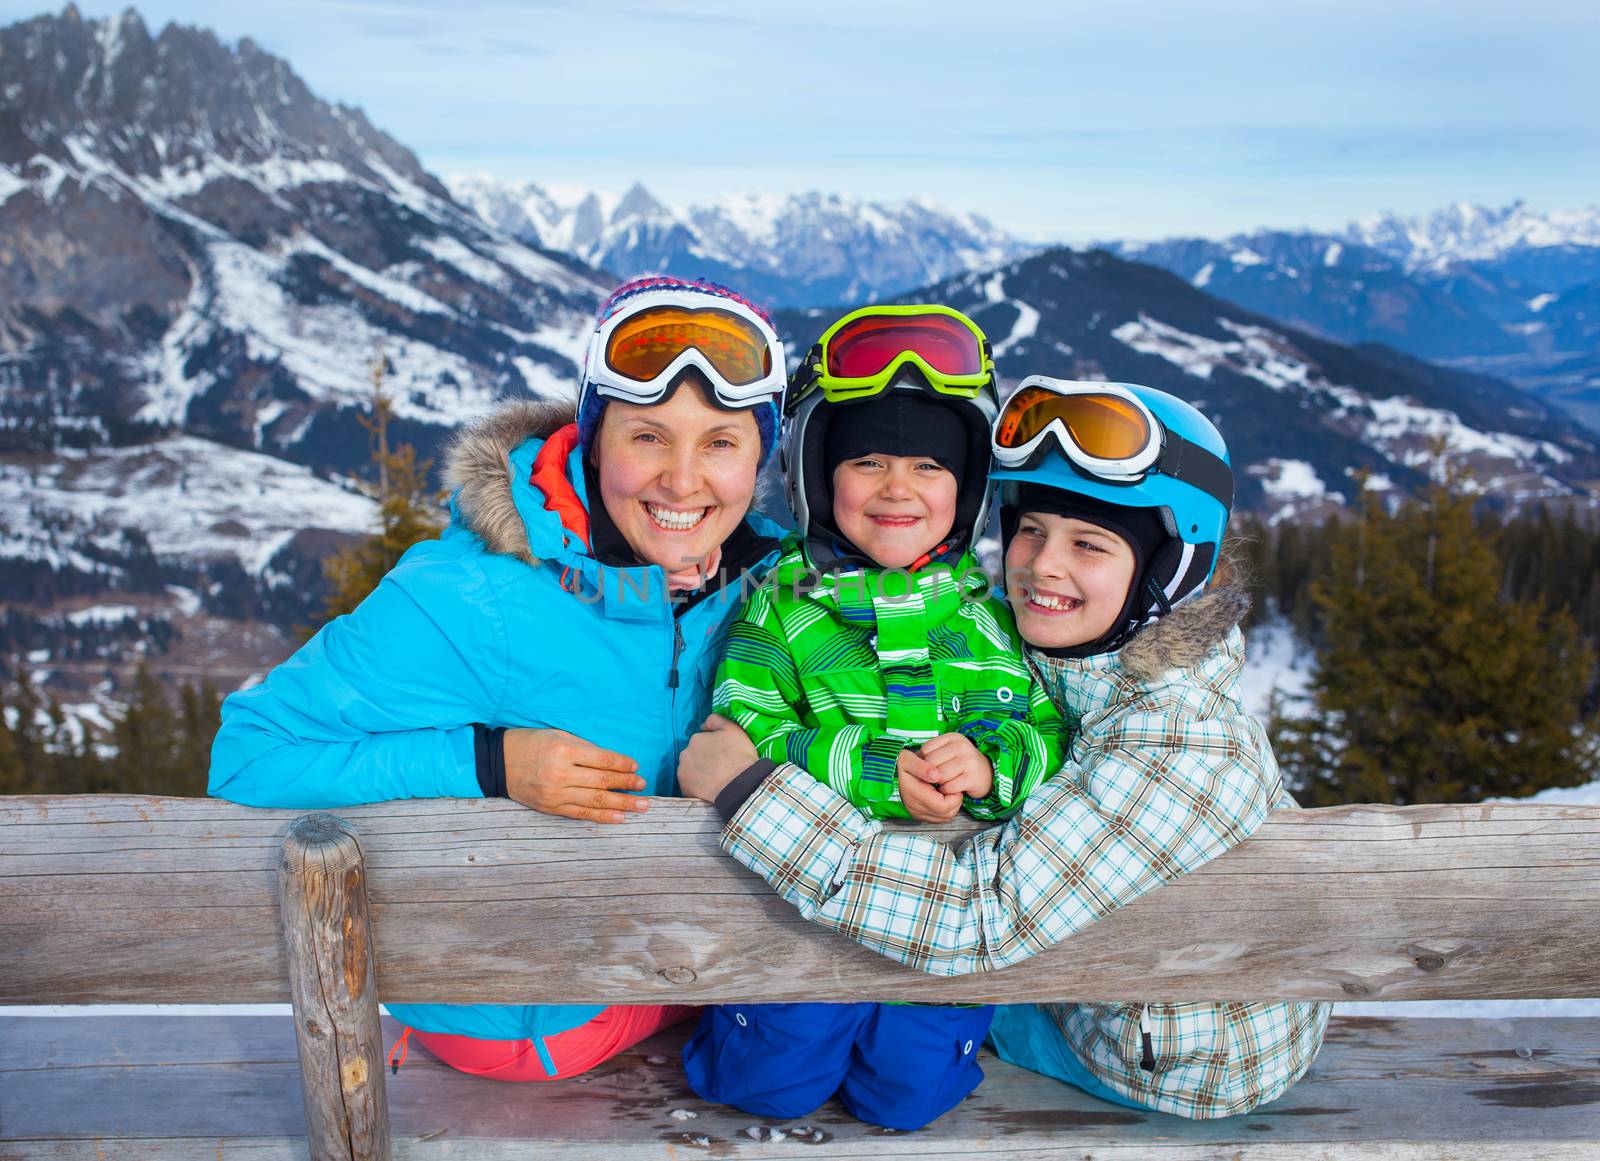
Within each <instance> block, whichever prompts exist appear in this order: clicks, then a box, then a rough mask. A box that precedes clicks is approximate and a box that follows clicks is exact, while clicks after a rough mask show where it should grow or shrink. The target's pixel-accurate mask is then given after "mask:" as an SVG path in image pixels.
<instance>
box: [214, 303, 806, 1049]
mask: <svg viewBox="0 0 1600 1161" xmlns="http://www.w3.org/2000/svg"><path fill="white" fill-rule="evenodd" d="M785 370H786V368H785V366H784V358H783V350H782V347H781V344H780V343H779V342H778V339H777V336H776V335H775V334H774V332H773V330H772V327H771V324H770V323H769V322H768V321H767V319H766V317H765V316H764V315H762V314H761V313H760V312H758V311H757V310H756V309H755V308H754V307H752V306H751V305H750V304H749V303H748V302H746V301H745V300H743V299H742V298H740V297H739V296H738V295H736V294H734V293H733V292H732V291H729V290H727V289H726V288H723V287H719V286H715V285H713V284H709V283H699V282H684V281H680V280H676V279H666V278H657V279H641V280H638V281H635V282H632V283H629V284H627V285H625V286H623V287H621V288H620V289H619V290H617V291H616V293H614V294H613V295H612V296H611V297H610V299H608V300H607V301H606V303H605V304H604V305H603V306H602V308H601V311H600V318H599V322H598V325H597V327H596V329H595V331H594V334H593V336H592V338H591V341H590V346H589V352H588V357H587V358H586V360H585V364H584V377H583V384H582V388H581V390H580V394H579V404H578V409H577V413H576V422H573V420H574V416H573V412H572V410H571V408H570V407H563V406H561V405H556V404H533V403H521V404H515V405H512V406H510V407H507V408H506V409H504V410H503V411H500V412H498V413H497V414H494V415H492V416H490V417H489V418H488V419H486V420H484V421H483V422H481V423H479V424H478V425H477V426H475V427H474V428H472V429H471V430H469V431H467V432H466V433H465V434H464V435H463V436H462V437H461V438H460V439H459V440H458V442H457V443H456V444H455V446H454V448H453V449H452V451H451V455H450V466H449V470H450V475H451V478H452V479H453V481H454V482H455V483H456V485H457V488H456V492H455V494H454V496H453V497H452V500H451V505H450V511H451V521H450V525H449V527H448V528H447V529H446V530H445V531H444V533H443V535H442V536H441V537H440V538H439V539H438V540H437V541H429V542H426V543H423V544H419V545H417V546H416V547H414V548H412V549H411V550H410V551H409V552H408V553H407V554H406V555H405V557H404V558H403V559H402V560H401V561H400V563H399V564H398V565H396V566H395V568H394V569H393V570H392V571H391V572H390V573H389V575H388V576H386V577H385V578H384V580H383V582H382V583H381V584H380V585H379V586H378V588H377V589H375V590H374V591H373V593H372V595H371V596H369V597H368V598H367V599H366V600H365V601H364V602H363V603H362V604H361V606H360V607H359V608H358V609H356V611H355V612H354V613H351V614H350V615H349V616H346V617H340V618H339V619H337V620H335V621H333V622H332V623H331V624H329V625H327V626H325V627H324V628H323V629H322V631H321V632H319V633H318V634H317V635H316V636H315V637H313V638H312V639H311V640H310V641H308V642H307V643H306V644H305V645H304V646H303V647H302V648H301V649H300V651H299V652H298V653H296V654H295V655H294V656H293V657H291V658H290V659H289V660H288V661H286V662H284V663H283V664H282V665H280V666H279V667H278V668H277V669H275V670H274V671H273V672H272V673H271V674H269V675H268V677H267V679H266V680H265V681H264V682H263V683H262V684H260V685H259V686H256V687H255V688H253V689H249V690H244V691H241V692H238V693H235V694H233V695H232V696H231V697H229V698H228V700H227V702H226V703H224V705H223V710H222V729H221V731H220V732H219V734H218V735H217V740H216V744H215V747H214V748H213V751H212V765H211V784H210V789H211V793H212V794H215V795H217V796H218V797H222V798H228V799H231V800H233V801H235V802H241V803H245V804H247V805H252V806H291V807H301V808H306V807H328V806H343V805H348V804H351V803H358V802H380V801H385V800H388V799H394V798H426V797H450V798H475V797H480V796H495V795H500V796H504V797H509V798H512V799H515V800H516V801H518V802H521V803H523V804H524V805H526V806H530V807H533V808H535V809H537V810H541V811H544V812H546V813H549V814H557V815H563V816H565V817H569V818H582V819H589V820H592V821H597V822H605V823H620V822H622V821H623V820H624V819H625V818H626V817H627V815H628V813H630V812H636V811H643V810H644V809H645V808H646V803H645V801H644V800H643V798H641V797H639V796H640V795H649V794H662V795H672V794H676V793H677V781H676V766H677V763H676V756H677V752H678V750H679V749H680V748H681V747H682V746H683V744H684V742H685V741H686V740H687V738H688V736H689V734H690V733H691V732H692V731H693V729H694V728H695V726H696V724H697V723H698V722H699V721H700V720H701V719H702V718H703V717H704V716H705V714H706V712H707V709H708V705H709V685H710V676H711V673H712V670H713V668H714V666H715V664H716V661H717V659H718V656H719V655H720V652H721V641H722V637H723V634H724V631H725V630H726V627H727V624H728V622H729V621H730V620H731V619H732V617H733V615H734V613H735V612H736V611H737V606H738V604H739V599H740V595H741V587H742V586H741V581H740V578H741V576H742V574H743V572H744V570H750V571H751V572H752V573H757V574H759V573H763V572H764V571H765V570H766V569H767V568H769V567H770V566H771V563H772V562H773V561H774V560H775V559H776V541H775V539H774V534H775V533H776V532H777V531H778V530H777V528H776V526H774V525H771V524H770V523H769V522H765V521H758V520H756V519H755V518H751V517H749V516H748V513H749V508H750V504H751V500H752V498H753V496H754V494H755V487H756V477H757V473H758V472H759V470H760V468H761V465H762V464H763V463H765V461H766V460H767V458H768V457H769V456H770V455H771V454H772V451H773V447H774V444H775V442H776V429H777V420H778V414H779V410H780V406H781V400H782V393H783V386H784V374H785ZM621 675H625V676H626V680H620V681H619V680H618V677H619V676H621ZM664 722H671V723H672V728H671V730H670V731H669V730H664V729H663V728H662V724H663V723H664ZM390 1011H391V1013H392V1014H393V1015H394V1016H395V1018H396V1019H399V1020H401V1021H402V1022H403V1023H405V1024H406V1025H407V1026H408V1028H407V1033H406V1036H407V1037H409V1036H410V1035H411V1033H412V1031H413V1030H414V1031H415V1033H416V1035H417V1038H418V1039H419V1040H420V1041H421V1042H422V1043H423V1044H424V1045H426V1046H427V1047H428V1048H429V1049H430V1050H431V1051H433V1052H434V1054H435V1055H437V1056H439V1057H440V1058H441V1059H443V1060H444V1061H445V1062H446V1063H448V1064H451V1065H453V1066H454V1067H457V1068H460V1069H462V1070H463V1071H467V1072H472V1073H475V1074H478V1075H483V1076H490V1077H494V1078H495V1079H500V1080H543V1079H551V1078H555V1077H565V1076H571V1075H574V1074H576V1073H578V1072H582V1071H584V1070H585V1069H587V1068H591V1067H593V1066H594V1065H595V1064H598V1063H599V1062H600V1061H602V1060H605V1059H608V1058H609V1057H610V1056H612V1055H615V1054H616V1053H617V1052H620V1051H622V1050H623V1049H624V1048H626V1047H628V1046H630V1045H631V1044H634V1043H636V1042H637V1041H638V1040H640V1039H642V1038H643V1037H644V1036H647V1035H649V1034H650V1033H652V1032H654V1031H656V1030H657V1029H659V1028H661V1027H664V1026H665V1025H666V1024H668V1023H671V1022H673V1021H674V1020H677V1019H681V1018H682V1017H683V1016H685V1015H687V1014H688V1013H689V1009H685V1008H660V1007H656V1008H650V1007H611V1008H601V1007H578V1006H549V1005H544V1006H518V1007H499V1006H490V1005H473V1006H444V1005H404V1006H394V1007H392V1008H391V1009H390ZM402 1045H403V1041H402ZM402 1052H403V1047H402ZM402 1058H403V1057H402Z"/></svg>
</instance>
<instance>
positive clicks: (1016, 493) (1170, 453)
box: [990, 376, 1233, 656]
mask: <svg viewBox="0 0 1600 1161" xmlns="http://www.w3.org/2000/svg"><path fill="white" fill-rule="evenodd" d="M1029 382H1039V383H1044V384H1050V385H1055V386H1060V387H1067V386H1069V385H1068V384H1066V383H1063V382H1060V381H1056V380H1047V379H1045V378H1044V377H1042V376H1040V377H1037V378H1035V379H1031V380H1029ZM1024 385H1026V383H1025V384H1024ZM1070 386H1072V387H1074V388H1078V387H1088V386H1090V385H1087V384H1083V385H1080V384H1071V385H1070ZM1110 386H1112V387H1113V388H1115V389H1118V390H1119V391H1120V392H1123V393H1130V394H1131V395H1133V396H1134V397H1135V398H1137V400H1138V401H1139V402H1140V403H1142V404H1143V406H1144V407H1145V408H1146V409H1147V410H1148V411H1149V413H1150V415H1151V416H1153V417H1154V418H1155V420H1156V422H1157V424H1159V426H1160V427H1161V429H1162V430H1161V432H1160V433H1159V434H1160V436H1161V439H1162V449H1161V454H1160V455H1159V456H1158V457H1157V458H1156V460H1155V462H1154V463H1153V464H1151V465H1150V467H1149V468H1148V469H1146V470H1145V471H1143V472H1142V473H1141V474H1140V478H1138V479H1133V480H1130V479H1127V478H1126V477H1124V478H1122V479H1108V478H1102V477H1099V476H1096V475H1094V474H1091V469H1088V468H1084V467H1080V466H1079V465H1078V464H1076V463H1074V461H1073V460H1072V459H1071V458H1069V456H1068V455H1067V454H1066V452H1065V451H1064V450H1063V447H1062V445H1061V444H1060V443H1059V442H1058V441H1056V440H1050V439H1047V440H1044V441H1042V442H1041V443H1040V445H1039V446H1038V447H1037V449H1036V450H1035V452H1034V454H1033V456H1032V457H1031V458H1030V459H1029V461H1028V462H1027V463H1026V464H1023V465H1021V466H1017V467H1006V466H1004V465H1003V464H1000V463H996V465H995V470H994V471H993V472H992V473H991V474H990V479H991V480H992V481H993V482H994V484H995V485H996V486H997V487H998V488H999V493H1000V495H999V500H1000V512H1001V527H1002V531H1003V535H1004V538H1005V540H1006V541H1007V542H1008V543H1007V545H1006V547H1007V548H1009V540H1010V537H1011V534H1012V532H1013V531H1014V530H1015V528H1016V523H1017V520H1018V518H1019V517H1020V515H1021V512H1020V511H1019V510H1018V507H1017V505H1018V502H1019V500H1021V498H1022V496H1023V494H1024V491H1025V490H1027V491H1032V490H1034V489H1039V488H1047V489H1052V490H1054V491H1057V492H1062V493H1067V494H1068V496H1077V497H1083V498H1085V499H1086V500H1087V501H1088V503H1087V504H1086V505H1084V507H1085V508H1086V509H1087V510H1091V511H1095V510H1098V511H1101V512H1104V511H1108V510H1110V511H1112V512H1113V513H1114V510H1115V509H1117V508H1122V509H1140V510H1143V511H1141V512H1138V513H1137V514H1136V515H1137V516H1139V517H1143V518H1144V519H1139V520H1136V521H1130V522H1128V523H1129V525H1130V526H1135V527H1141V528H1150V529H1153V530H1156V531H1154V533H1153V535H1152V536H1150V537H1148V538H1141V539H1148V540H1153V541H1154V543H1149V542H1147V543H1143V544H1141V545H1138V546H1136V550H1137V554H1138V556H1139V557H1140V569H1139V574H1138V575H1136V576H1135V577H1134V582H1133V589H1132V592H1131V593H1130V602H1129V606H1128V609H1127V616H1126V620H1125V621H1124V622H1123V623H1122V624H1121V625H1114V626H1113V627H1112V630H1111V632H1110V634H1108V635H1107V637H1106V638H1103V639H1102V640H1101V641H1099V642H1095V643H1093V644H1094V646H1095V647H1094V648H1093V649H1090V650H1089V651H1088V652H1081V651H1075V652H1077V653H1078V655H1082V656H1087V655H1089V653H1093V652H1110V651H1111V650H1112V649H1116V648H1120V647H1121V645H1122V644H1123V643H1125V642H1126V640H1127V639H1128V637H1130V636H1132V635H1133V633H1134V632H1135V631H1136V630H1137V629H1139V628H1140V627H1141V626H1143V625H1145V624H1147V623H1148V622H1149V621H1151V620H1154V619H1156V618H1158V617H1160V616H1162V615H1163V614H1165V613H1166V612H1168V611H1169V610H1170V609H1171V608H1172V606H1174V605H1176V604H1177V603H1178V602H1179V601H1182V600H1183V599H1184V598H1186V597H1188V596H1191V595H1192V594H1194V593H1196V592H1198V591H1199V590H1200V589H1202V588H1204V587H1205V585H1206V583H1207V582H1208V581H1209V580H1210V579H1211V576H1212V574H1213V573H1214V572H1215V571H1216V566H1217V560H1218V555H1219V551H1220V549H1221V547H1222V540H1223V536H1224V535H1225V534H1226V532H1227V529H1228V515H1229V512H1230V510H1231V508H1232V506H1233V479H1232V467H1231V464H1230V463H1229V460H1228V445H1227V443H1226V442H1225V441H1224V440H1223V438H1222V435H1221V433H1220V432H1218V431H1217V429H1216V427H1215V426H1214V425H1213V424H1212V423H1211V421H1210V420H1208V419H1207V418H1206V417H1205V416H1204V415H1202V414H1201V413H1200V412H1199V411H1197V410H1196V409H1195V408H1194V407H1192V406H1191V405H1190V404H1188V403H1186V402H1184V401H1183V400H1182V399H1179V398H1178V397H1177V396H1175V395H1170V394H1168V393H1167V392H1165V391H1158V390H1156V389H1155V388H1153V387H1144V386H1140V385H1138V384H1134V383H1121V384H1113V385H1110ZM1005 421H1006V413H1005V409H1004V408H1002V413H1001V417H1000V419H999V420H997V422H996V430H997V431H998V430H999V428H1000V425H1001V424H1003V423H1005ZM1173 437H1176V438H1173ZM1180 461H1181V462H1180ZM1164 468H1165V469H1166V470H1163V469H1164ZM1197 468H1198V469H1199V470H1198V471H1197V470H1196V469H1197ZM1196 481H1199V482H1196ZM1202 485H1205V486H1202ZM1063 499H1064V500H1065V499H1067V497H1063ZM1052 507H1054V505H1052ZM1149 517H1155V520H1154V521H1151V520H1150V519H1149ZM1086 518H1089V519H1091V520H1093V519H1094V517H1092V516H1090V517H1086ZM1119 531H1120V529H1119ZM1124 535H1125V536H1126V534H1125V533H1124Z"/></svg>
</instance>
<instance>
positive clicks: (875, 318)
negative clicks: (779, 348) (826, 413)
mask: <svg viewBox="0 0 1600 1161" xmlns="http://www.w3.org/2000/svg"><path fill="white" fill-rule="evenodd" d="M906 351H910V352H911V353H912V354H915V355H918V356H920V357H921V359H922V360H923V362H925V363H927V364H928V366H930V367H932V368H933V369H934V370H935V371H937V372H938V373H939V374H941V375H950V376H956V375H980V374H982V373H983V347H982V344H981V343H980V342H979V339H978V336H977V335H976V334H974V333H973V332H972V328H971V327H969V326H967V325H966V324H965V323H964V322H963V321H962V320H961V319H958V318H953V317H951V316H949V315H942V314H927V315H868V316H866V317H864V318H859V319H857V320H855V321H854V322H851V323H846V324H845V325H844V326H842V327H840V328H839V330H838V332H837V333H835V334H834V335H833V337H832V338H831V339H829V340H828V346H827V350H826V351H825V352H824V353H823V373H824V374H826V375H829V376H832V377H834V378H838V379H868V378H871V377H872V376H874V375H877V374H880V373H882V372H883V371H884V370H885V369H886V368H887V367H888V366H889V364H890V363H892V362H894V360H895V359H897V358H898V357H899V356H900V355H902V354H903V353H905V352H906Z"/></svg>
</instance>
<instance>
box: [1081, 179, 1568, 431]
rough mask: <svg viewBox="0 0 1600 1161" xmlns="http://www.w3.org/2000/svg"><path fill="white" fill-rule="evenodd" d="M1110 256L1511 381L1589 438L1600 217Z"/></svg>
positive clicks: (1481, 211)
mask: <svg viewBox="0 0 1600 1161" xmlns="http://www.w3.org/2000/svg"><path fill="white" fill-rule="evenodd" d="M1107 249H1109V250H1111V251H1112V252H1113V253H1116V254H1118V255H1120V256H1122V257H1125V258H1129V259H1132V260H1134V261H1138V262H1146V263H1149V264H1151V265H1154V266H1159V267H1161V268H1162V269H1165V270H1170V271H1172V272H1173V273H1174V274H1177V275H1179V276H1180V277H1182V278H1184V279H1185V280H1187V281H1189V282H1190V283H1191V284H1192V285H1194V286H1196V287H1198V288H1200V289H1203V290H1205V291H1207V292H1208V293H1210V294H1214V295H1216V296H1217V297H1219V298H1224V299H1227V300H1229V301H1230V302H1236V303H1238V304H1239V305H1241V306H1244V307H1246V308H1248V309H1250V310H1254V311H1258V312H1260V313H1262V314H1265V315H1268V316H1270V317H1272V318H1274V319H1277V320H1279V321H1281V322H1284V323H1287V324H1289V325H1291V326H1295V327H1299V328H1302V329H1305V330H1309V331H1311V332H1313V333H1315V334H1319V335H1322V336H1325V337H1327V338H1331V339H1336V340H1338V341H1340V342H1346V343H1363V342H1380V343H1386V344H1388V345H1390V346H1393V347H1396V348H1399V349H1400V350H1404V351H1408V352H1410V353H1412V354H1415V355H1420V356H1422V357H1423V358H1427V359H1432V360H1435V361H1439V362H1444V363H1447V364H1448V365H1451V366H1458V367H1462V368H1465V369H1468V370H1473V371H1477V372H1480V373H1483V374H1488V375H1494V376H1496V377H1498V378H1505V379H1510V380H1512V381H1514V382H1516V383H1517V384H1518V385H1519V386H1522V387H1524V388H1526V389H1528V390H1530V391H1533V392H1534V393H1536V394H1538V395H1540V396H1541V397H1542V398H1545V399H1547V400H1550V401H1551V402H1555V403H1558V404H1560V405H1561V406H1562V407H1563V408H1565V409H1566V410H1567V411H1569V412H1570V413H1571V414H1572V415H1573V416H1575V417H1576V418H1577V419H1578V420H1579V421H1580V422H1583V423H1585V424H1587V425H1588V426H1589V427H1590V428H1591V429H1592V430H1595V431H1600V310H1597V309H1596V308H1595V303H1596V302H1597V301H1600V209H1593V208H1591V209H1587V210H1557V211H1549V212H1543V211H1537V210H1534V209H1532V208H1530V207H1528V206H1526V205H1524V204H1523V203H1520V202H1517V203H1513V204H1512V205H1510V206H1506V207H1503V208H1500V209H1487V208H1484V207H1481V206H1471V205H1467V204H1461V205H1456V206H1451V207H1448V208H1446V209H1443V210H1440V211H1438V212H1436V213H1432V214H1425V215H1418V216H1415V217H1400V216H1397V215H1394V214H1380V215H1375V216H1372V217H1369V218H1364V219H1362V220H1361V221H1359V222H1356V223H1354V224H1352V225H1351V226H1350V227H1349V228H1348V229H1346V230H1345V231H1343V232H1334V233H1312V232H1306V231H1281V230H1261V231H1257V232H1255V233H1251V234H1238V235H1235V236H1233V237H1230V238H1226V239H1221V240H1211V239H1206V238H1170V239H1166V240H1164V241H1159V242H1133V243H1127V242H1112V243H1108V244H1107Z"/></svg>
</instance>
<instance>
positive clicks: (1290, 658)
mask: <svg viewBox="0 0 1600 1161" xmlns="http://www.w3.org/2000/svg"><path fill="white" fill-rule="evenodd" d="M1312 660H1313V658H1312V654H1311V650H1309V649H1307V648H1306V647H1305V646H1304V645H1302V644H1300V642H1299V641H1297V640H1296V639H1295V635H1294V630H1293V629H1292V628H1290V626H1289V622H1287V621H1285V620H1284V619H1283V618H1282V617H1274V618H1272V619H1270V620H1267V621H1264V622H1262V623H1261V624H1259V625H1256V626H1254V627H1252V628H1251V629H1250V631H1249V632H1248V633H1247V634H1246V635H1245V647H1244V672H1243V673H1241V674H1240V675H1239V690H1240V695H1241V698H1242V700H1243V701H1244V708H1245V709H1246V710H1248V711H1249V712H1250V713H1252V714H1254V715H1255V716H1256V717H1258V718H1260V719H1261V720H1262V721H1265V720H1266V718H1267V706H1268V703H1269V702H1270V701H1271V700H1272V695H1273V693H1277V694H1278V695H1279V696H1281V697H1283V698H1285V699H1287V701H1288V702H1289V703H1291V706H1292V704H1293V703H1297V702H1303V701H1304V699H1305V697H1306V693H1307V686H1308V684H1309V682H1310V680H1311V662H1312ZM1286 708H1288V707H1286Z"/></svg>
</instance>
